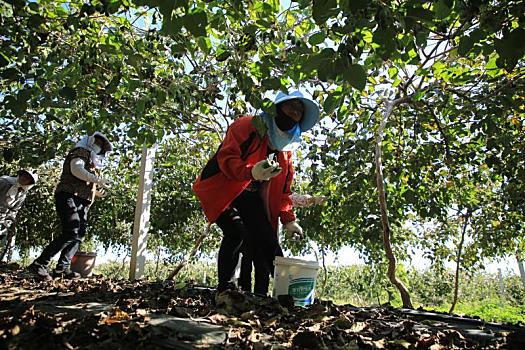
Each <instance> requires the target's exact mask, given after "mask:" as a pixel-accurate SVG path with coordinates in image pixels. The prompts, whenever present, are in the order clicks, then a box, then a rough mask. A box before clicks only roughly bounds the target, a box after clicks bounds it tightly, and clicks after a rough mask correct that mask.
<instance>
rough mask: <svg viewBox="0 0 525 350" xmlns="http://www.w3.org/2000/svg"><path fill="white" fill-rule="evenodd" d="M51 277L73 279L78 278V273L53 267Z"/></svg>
mask: <svg viewBox="0 0 525 350" xmlns="http://www.w3.org/2000/svg"><path fill="white" fill-rule="evenodd" d="M53 277H55V278H65V279H68V280H74V279H77V278H80V274H79V273H78V272H75V271H71V269H64V270H58V269H54V270H53Z"/></svg>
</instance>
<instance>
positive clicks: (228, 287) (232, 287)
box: [217, 282, 239, 293]
mask: <svg viewBox="0 0 525 350" xmlns="http://www.w3.org/2000/svg"><path fill="white" fill-rule="evenodd" d="M225 290H239V288H238V287H237V285H235V283H233V282H226V283H225V284H220V283H219V285H218V286H217V293H222V292H224V291H225Z"/></svg>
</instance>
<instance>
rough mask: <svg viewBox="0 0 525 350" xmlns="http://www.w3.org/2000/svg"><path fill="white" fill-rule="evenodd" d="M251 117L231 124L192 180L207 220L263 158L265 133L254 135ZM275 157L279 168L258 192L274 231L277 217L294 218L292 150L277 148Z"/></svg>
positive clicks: (241, 187) (246, 180)
mask: <svg viewBox="0 0 525 350" xmlns="http://www.w3.org/2000/svg"><path fill="white" fill-rule="evenodd" d="M252 119H253V117H250V116H245V117H241V118H239V119H237V120H235V121H234V122H233V123H232V124H231V125H230V127H229V128H228V131H227V132H226V136H225V138H224V141H223V142H222V144H221V145H220V146H219V149H218V151H217V153H215V155H214V156H213V157H212V158H211V159H210V160H209V161H208V163H207V164H206V166H205V167H204V169H203V171H202V173H201V175H200V176H199V177H198V178H197V180H196V181H195V183H194V184H193V187H192V189H193V192H195V194H196V195H197V197H198V198H199V200H200V202H201V205H202V208H203V210H204V214H205V215H206V217H207V218H208V220H209V221H210V222H215V221H216V220H217V218H218V217H219V216H220V214H221V213H222V212H223V211H224V210H225V209H226V208H228V206H229V205H230V204H231V203H232V201H233V200H234V199H235V198H236V197H237V196H238V195H239V194H241V192H242V191H244V189H245V188H246V187H247V186H248V185H249V184H250V182H251V181H252V180H253V177H252V168H253V166H254V165H255V163H257V162H259V161H261V160H264V159H266V154H267V147H268V136H267V135H266V136H264V138H262V139H261V138H260V137H259V136H258V135H257V131H256V129H255V126H254V125H253V123H252ZM277 161H278V162H279V166H280V167H281V168H282V171H281V172H280V173H279V175H277V176H275V177H273V178H271V179H270V180H269V181H266V182H265V183H264V185H263V186H262V190H261V192H260V193H263V195H262V197H263V198H262V199H263V202H264V203H265V205H266V209H267V214H268V217H269V220H270V224H271V225H272V227H273V228H274V230H275V232H276V233H277V227H278V219H279V217H280V218H281V222H282V223H283V224H286V223H288V222H290V221H294V220H295V215H294V213H293V209H292V208H293V207H292V200H291V199H290V195H291V191H290V187H291V184H292V180H293V174H294V172H293V167H292V153H291V152H289V151H286V152H279V153H278V156H277Z"/></svg>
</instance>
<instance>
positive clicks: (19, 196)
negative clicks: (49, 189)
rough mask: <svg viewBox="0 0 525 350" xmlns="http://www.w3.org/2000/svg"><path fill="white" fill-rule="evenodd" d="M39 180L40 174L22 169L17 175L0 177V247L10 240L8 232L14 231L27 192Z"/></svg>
mask: <svg viewBox="0 0 525 350" xmlns="http://www.w3.org/2000/svg"><path fill="white" fill-rule="evenodd" d="M37 181H38V175H37V174H36V173H34V172H32V171H31V170H28V169H21V170H19V171H18V174H17V176H2V177H0V241H1V244H0V248H1V251H2V252H3V251H4V248H5V247H6V245H7V244H9V242H8V241H10V240H11V239H8V237H7V236H8V232H10V231H11V232H13V231H12V229H13V225H14V224H15V222H16V215H17V214H18V211H19V210H20V208H22V206H23V204H24V201H25V200H26V196H27V192H28V191H29V189H30V188H31V187H33V186H34V185H35V184H36V183H37Z"/></svg>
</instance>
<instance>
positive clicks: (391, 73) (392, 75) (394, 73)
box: [388, 67, 398, 79]
mask: <svg viewBox="0 0 525 350" xmlns="http://www.w3.org/2000/svg"><path fill="white" fill-rule="evenodd" d="M397 73H398V70H397V68H396V67H390V68H388V76H389V77H390V79H394V78H395V77H397Z"/></svg>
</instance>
